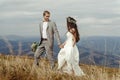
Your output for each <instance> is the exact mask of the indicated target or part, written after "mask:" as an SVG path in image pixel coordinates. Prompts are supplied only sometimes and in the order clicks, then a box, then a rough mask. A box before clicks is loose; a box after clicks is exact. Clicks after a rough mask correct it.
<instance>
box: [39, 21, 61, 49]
mask: <svg viewBox="0 0 120 80" xmlns="http://www.w3.org/2000/svg"><path fill="white" fill-rule="evenodd" d="M39 29H40V43H41V38H42V30H43V21H42V22H40V24H39ZM46 32H47V39H48V45H49V47H51V48H53V45H54V34H55V37H56V39H57V42H58V45H60V44H61V41H60V36H59V32H58V29H57V26H56V24H55V22H52V21H49V22H48V26H47V31H46Z"/></svg>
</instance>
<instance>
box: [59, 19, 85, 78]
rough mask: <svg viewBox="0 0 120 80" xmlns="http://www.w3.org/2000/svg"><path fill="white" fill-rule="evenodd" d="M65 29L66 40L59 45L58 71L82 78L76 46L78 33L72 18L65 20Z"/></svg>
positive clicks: (82, 73)
mask: <svg viewBox="0 0 120 80" xmlns="http://www.w3.org/2000/svg"><path fill="white" fill-rule="evenodd" d="M67 28H68V32H67V33H66V36H67V40H66V41H65V42H64V43H63V44H62V45H61V47H62V48H61V50H60V51H59V53H58V70H60V71H63V72H65V73H68V74H74V75H76V76H82V75H84V72H83V71H82V70H81V68H80V67H79V51H78V48H77V46H76V43H77V42H78V41H79V32H78V30H77V25H76V20H75V19H74V18H72V17H68V18H67Z"/></svg>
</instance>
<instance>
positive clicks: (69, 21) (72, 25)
mask: <svg viewBox="0 0 120 80" xmlns="http://www.w3.org/2000/svg"><path fill="white" fill-rule="evenodd" d="M71 28H74V30H75V31H74V32H73V33H72V34H73V35H74V37H75V39H76V42H78V41H79V40H80V35H79V32H78V29H77V24H76V20H75V19H74V18H72V17H67V29H68V31H70V29H71Z"/></svg>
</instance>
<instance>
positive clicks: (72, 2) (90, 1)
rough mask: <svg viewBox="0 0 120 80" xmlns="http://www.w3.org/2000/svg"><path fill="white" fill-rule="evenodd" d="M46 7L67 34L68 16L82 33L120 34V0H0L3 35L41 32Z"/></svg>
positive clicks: (59, 27) (0, 20)
mask: <svg viewBox="0 0 120 80" xmlns="http://www.w3.org/2000/svg"><path fill="white" fill-rule="evenodd" d="M44 10H49V11H50V12H51V20H52V21H55V22H56V24H57V27H58V30H59V32H60V35H61V36H63V35H64V33H65V32H66V17H67V16H72V17H74V18H75V19H76V20H77V24H78V29H79V32H80V34H81V36H120V0H0V35H1V36H4V35H20V36H38V35H39V22H40V20H42V18H43V17H42V13H43V11H44Z"/></svg>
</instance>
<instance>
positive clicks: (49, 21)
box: [42, 20, 51, 22]
mask: <svg viewBox="0 0 120 80" xmlns="http://www.w3.org/2000/svg"><path fill="white" fill-rule="evenodd" d="M42 22H46V21H44V20H42ZM47 22H51V20H49V21H47Z"/></svg>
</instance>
